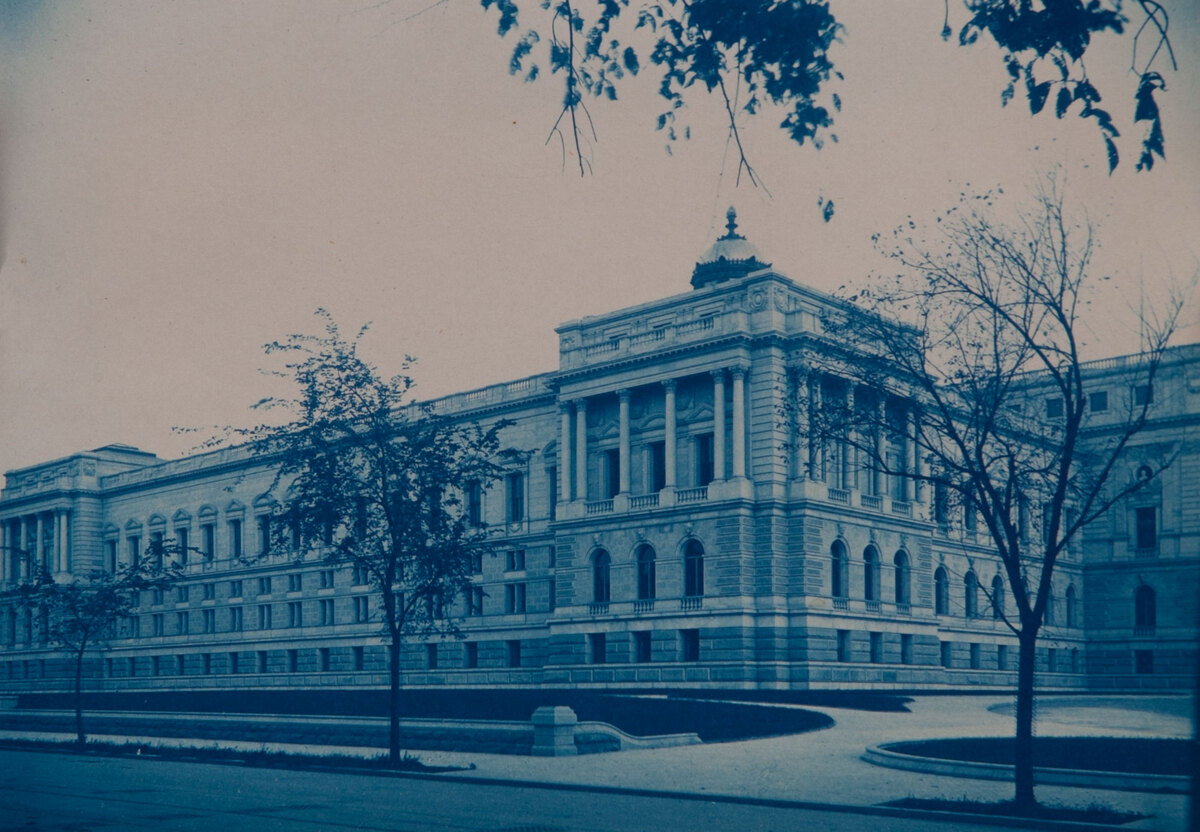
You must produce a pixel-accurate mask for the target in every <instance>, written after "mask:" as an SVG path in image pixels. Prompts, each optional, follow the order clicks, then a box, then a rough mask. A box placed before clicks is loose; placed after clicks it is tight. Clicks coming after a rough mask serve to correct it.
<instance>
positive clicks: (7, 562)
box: [0, 508, 71, 583]
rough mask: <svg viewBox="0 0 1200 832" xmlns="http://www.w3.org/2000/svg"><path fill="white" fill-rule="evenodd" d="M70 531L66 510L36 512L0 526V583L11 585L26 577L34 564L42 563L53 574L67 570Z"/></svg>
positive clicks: (68, 512) (31, 572) (68, 515)
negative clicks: (49, 542)
mask: <svg viewBox="0 0 1200 832" xmlns="http://www.w3.org/2000/svg"><path fill="white" fill-rule="evenodd" d="M14 529H15V530H16V534H15V535H14V533H13V530H14ZM70 529H71V520H70V511H69V510H68V509H65V508H57V509H54V510H53V511H48V512H47V511H40V512H37V513H36V514H27V515H23V516H21V517H18V518H17V519H16V520H12V521H6V522H4V523H0V537H2V539H0V554H2V557H0V581H3V582H5V583H11V582H14V581H18V580H22V579H25V578H30V577H32V576H33V565H34V564H43V563H44V564H45V566H46V567H47V568H48V569H49V570H50V572H51V573H54V574H57V573H60V572H66V571H68V569H69V568H70V544H69V540H70ZM30 538H32V540H30ZM47 539H49V540H50V541H51V543H52V544H53V545H52V547H51V548H50V550H49V551H47V550H46V541H47ZM31 543H32V545H30V544H31Z"/></svg>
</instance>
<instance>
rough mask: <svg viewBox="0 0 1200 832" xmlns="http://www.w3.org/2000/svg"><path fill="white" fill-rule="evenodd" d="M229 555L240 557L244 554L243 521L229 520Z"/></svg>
mask: <svg viewBox="0 0 1200 832" xmlns="http://www.w3.org/2000/svg"><path fill="white" fill-rule="evenodd" d="M229 556H230V557H233V558H240V557H241V556H242V521H241V520H230V521H229Z"/></svg>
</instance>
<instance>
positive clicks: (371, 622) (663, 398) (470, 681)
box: [0, 218, 1200, 692]
mask: <svg viewBox="0 0 1200 832" xmlns="http://www.w3.org/2000/svg"><path fill="white" fill-rule="evenodd" d="M692 287H693V288H692V289H691V290H690V291H687V292H685V293H683V294H678V295H674V296H672V297H668V298H664V299H662V300H658V301H654V302H652V303H646V304H642V305H639V306H634V307H630V308H627V309H621V310H617V311H615V312H610V313H607V314H604V315H598V316H593V317H587V318H583V319H580V320H575V321H569V322H567V323H565V324H563V325H562V326H560V327H559V328H558V329H557V333H558V336H559V367H558V369H557V370H556V371H554V372H550V373H545V374H542V375H536V376H532V377H529V378H525V379H521V380H518V381H513V382H509V383H504V384H497V385H494V386H490V387H485V388H482V389H479V390H473V391H469V392H465V393H458V394H455V395H452V396H448V397H446V398H444V399H440V400H438V401H437V402H435V406H436V407H437V408H438V409H439V410H440V411H441V412H443V413H448V414H453V415H454V416H455V417H459V418H462V419H464V420H473V421H477V422H480V423H482V424H487V423H488V422H489V421H493V420H497V419H501V418H504V419H508V420H511V421H512V422H513V424H512V426H511V427H509V428H506V429H505V432H504V437H503V438H504V442H505V444H506V445H510V446H512V447H519V448H526V449H532V450H533V453H531V454H530V455H528V458H527V460H526V461H525V462H524V464H523V466H522V467H519V468H514V469H512V470H511V471H510V473H509V474H508V475H507V477H506V478H505V479H504V481H503V482H502V483H500V484H499V485H498V487H496V488H494V489H492V490H490V491H487V492H484V493H482V494H468V511H470V512H471V513H472V515H473V516H477V517H478V519H479V521H480V522H486V523H487V524H488V525H489V526H490V527H491V528H493V529H496V530H498V532H499V533H500V535H501V536H500V537H499V538H498V545H497V549H496V554H495V555H494V556H489V557H486V558H484V559H483V560H482V562H481V563H479V564H478V575H477V577H476V578H475V581H476V591H474V592H473V593H472V594H471V597H470V598H469V599H466V600H465V601H464V603H463V608H462V610H461V611H460V612H461V613H462V614H463V616H464V620H463V623H462V630H463V633H464V634H465V638H463V639H446V640H431V641H428V642H414V643H411V644H409V645H408V646H407V648H406V657H405V668H404V677H403V682H404V684H405V685H410V686H413V685H415V686H421V685H458V686H495V685H521V686H547V687H558V686H613V687H630V686H638V687H681V686H707V687H759V688H789V687H790V688H838V687H874V688H893V689H937V688H958V687H964V686H986V687H1001V686H1011V685H1013V684H1015V675H1016V660H1017V656H1016V653H1017V646H1016V640H1015V638H1013V636H1012V635H1011V633H1010V632H1009V631H1008V630H1007V628H1006V627H1005V626H1004V624H1003V623H1002V622H1001V621H1000V620H998V616H996V615H995V614H994V612H993V609H992V603H991V601H989V600H988V598H990V597H992V595H994V594H996V591H998V597H1003V595H1004V580H1005V579H1004V577H1003V571H1002V569H1001V568H1000V566H999V562H998V560H997V558H996V556H995V554H994V551H993V549H992V547H991V546H990V544H989V541H988V538H987V536H986V533H985V531H984V530H983V529H982V528H981V527H980V528H978V529H976V527H975V524H974V523H973V522H972V521H973V518H969V519H968V518H964V519H963V521H962V522H958V523H954V524H945V523H941V522H932V520H933V519H934V518H933V517H932V514H933V509H932V506H931V502H932V500H931V495H930V494H929V493H928V489H921V488H916V487H914V485H913V483H912V481H911V480H909V479H904V478H894V480H889V479H888V478H885V477H882V476H879V475H878V474H877V473H876V472H872V471H868V470H866V469H864V468H863V467H862V466H861V465H859V464H858V463H857V462H856V461H855V459H854V458H853V455H852V454H849V453H847V452H846V449H844V448H843V449H839V448H837V447H832V448H822V447H818V446H817V445H816V444H815V443H813V442H810V441H809V439H808V438H806V437H804V436H802V435H800V434H799V432H798V431H797V429H796V426H795V424H794V423H793V421H792V420H791V419H790V418H789V416H788V414H789V412H794V408H790V407H789V403H791V402H797V401H800V402H803V401H805V400H807V399H811V398H815V397H819V396H820V395H821V394H822V391H823V390H826V389H831V388H832V387H836V386H837V385H838V384H840V383H841V382H840V381H839V380H836V379H830V378H827V377H822V376H821V375H820V374H817V373H814V372H812V371H811V370H810V368H809V367H808V366H807V365H806V363H805V360H804V357H805V355H806V353H808V352H809V351H811V350H815V349H820V346H821V334H820V327H819V319H820V316H821V313H822V310H823V309H825V308H827V307H828V306H829V305H830V304H834V303H836V301H835V300H833V299H832V298H830V297H829V296H827V295H825V294H822V293H821V292H818V291H815V290H813V289H810V288H808V287H805V286H803V285H801V284H798V283H796V282H793V281H792V280H790V279H788V278H787V277H785V276H783V275H781V274H779V273H777V272H775V271H774V270H772V268H771V267H770V265H769V264H767V263H765V262H763V261H762V260H761V258H760V255H759V254H758V252H757V251H756V250H755V248H754V247H753V246H752V245H751V244H750V243H749V242H748V241H747V240H745V239H744V238H743V237H742V236H741V235H739V234H738V233H737V231H736V228H735V226H734V224H733V221H732V218H731V221H730V225H729V230H728V232H727V233H726V234H725V235H724V236H722V237H721V238H720V239H719V240H717V241H716V243H714V245H713V246H712V247H711V248H710V249H709V251H708V252H706V254H705V255H704V257H703V258H702V259H701V261H700V262H699V263H698V264H697V265H696V267H695V269H694V272H693V276H692ZM1127 360H1130V361H1131V360H1133V359H1121V358H1117V359H1109V360H1106V361H1100V362H1095V363H1092V364H1090V365H1088V367H1087V372H1088V379H1089V381H1088V389H1089V395H1090V396H1091V397H1092V398H1091V404H1092V409H1093V411H1094V412H1103V409H1104V406H1107V405H1106V403H1107V402H1109V401H1111V402H1114V403H1115V402H1116V401H1117V400H1118V399H1119V398H1120V397H1121V396H1124V395H1137V396H1143V395H1150V396H1152V397H1153V405H1152V409H1151V421H1150V424H1149V425H1148V428H1147V429H1146V430H1145V431H1144V432H1143V433H1142V434H1140V435H1139V436H1138V437H1137V443H1136V446H1135V447H1132V448H1130V449H1129V452H1128V455H1127V456H1128V460H1129V462H1128V467H1129V471H1128V476H1131V477H1134V476H1139V475H1141V473H1140V471H1139V458H1140V456H1139V455H1140V454H1142V453H1153V454H1156V455H1158V456H1157V457H1156V458H1161V456H1162V455H1163V454H1164V453H1168V454H1178V459H1177V460H1176V461H1175V463H1174V464H1173V465H1172V466H1171V467H1170V468H1169V469H1168V471H1167V473H1166V474H1165V475H1164V476H1163V477H1161V479H1159V480H1156V481H1155V482H1154V483H1153V484H1152V486H1151V487H1150V488H1147V489H1146V490H1144V491H1143V492H1141V493H1139V494H1138V495H1137V496H1136V498H1134V499H1131V500H1129V501H1127V504H1123V505H1121V506H1119V507H1118V509H1117V510H1114V511H1113V512H1111V513H1110V517H1109V518H1108V520H1107V521H1101V522H1097V523H1096V524H1093V525H1092V526H1090V527H1089V528H1088V530H1087V533H1086V535H1085V536H1084V538H1083V540H1082V541H1081V543H1080V544H1079V545H1077V546H1076V547H1075V548H1073V549H1072V550H1071V551H1070V552H1069V553H1068V555H1067V556H1066V557H1065V558H1064V559H1063V560H1061V561H1060V563H1059V567H1058V572H1057V577H1056V580H1055V585H1054V596H1055V597H1054V604H1053V610H1052V614H1051V615H1050V616H1049V617H1048V622H1047V626H1046V628H1045V629H1044V631H1043V635H1042V639H1041V642H1040V643H1041V648H1040V651H1039V657H1038V671H1039V682H1038V683H1039V685H1041V686H1042V687H1044V688H1045V687H1049V688H1055V687H1057V688H1118V689H1131V688H1138V689H1141V688H1166V687H1184V686H1187V685H1189V684H1190V683H1191V676H1192V674H1193V673H1194V668H1195V661H1196V635H1197V620H1196V618H1197V598H1200V493H1198V492H1200V489H1197V488H1196V484H1197V483H1200V453H1198V452H1197V441H1198V436H1197V432H1196V431H1197V428H1198V427H1200V345H1192V346H1185V347H1178V348H1175V349H1173V350H1171V351H1170V352H1169V354H1168V356H1167V359H1166V361H1165V363H1164V366H1163V367H1162V369H1161V372H1160V374H1159V376H1158V378H1157V379H1156V381H1155V386H1154V388H1153V389H1152V390H1149V391H1141V390H1139V391H1128V390H1125V389H1123V388H1122V386H1121V385H1122V384H1124V382H1123V381H1122V379H1123V376H1122V374H1121V370H1122V368H1123V367H1124V364H1125V362H1126V361H1127ZM850 395H853V391H852V390H851V391H850ZM1033 399H1034V400H1033V404H1032V405H1031V406H1036V407H1042V406H1044V407H1046V408H1047V417H1048V418H1053V410H1054V403H1053V402H1052V401H1050V400H1048V401H1046V402H1044V403H1043V402H1040V401H1038V400H1037V398H1036V396H1033ZM888 406H894V407H897V408H900V409H901V410H902V409H903V407H904V403H903V402H892V403H889V405H888ZM901 418H904V414H903V413H901ZM892 450H893V452H894V453H895V455H896V458H897V459H898V460H902V461H903V464H904V465H907V466H909V470H912V468H913V466H916V465H919V464H921V463H920V461H919V460H918V459H916V458H915V454H914V453H913V451H912V448H911V447H903V446H899V447H895V448H893V449H892ZM1124 475H1125V473H1122V474H1121V476H1124ZM270 481H271V472H270V471H268V470H264V469H262V468H261V467H256V463H255V462H254V461H253V460H252V459H250V458H249V457H248V456H247V455H246V453H245V452H243V451H241V450H239V449H236V448H234V449H225V450H220V451H216V452H212V453H206V454H200V455H196V456H190V457H187V458H184V459H179V460H171V461H164V460H160V459H158V458H157V457H155V456H154V455H152V454H149V453H145V452H142V451H139V450H137V449H136V448H131V447H127V446H121V445H110V446H106V447H103V448H98V449H96V450H94V451H89V452H85V453H79V454H75V455H73V456H70V457H67V458H64V459H59V460H54V461H51V462H46V463H43V464H40V465H34V466H30V467H27V468H23V469H19V470H16V471H10V472H8V474H7V479H6V484H5V488H4V490H3V494H2V495H0V532H2V534H3V549H2V550H0V551H2V552H3V558H2V565H3V572H2V573H0V582H2V586H3V588H4V589H6V590H10V591H11V590H12V589H13V588H14V587H15V586H16V585H17V583H18V582H19V581H20V580H21V579H22V578H23V577H24V576H25V575H27V574H28V570H29V559H28V558H23V557H21V553H23V552H28V553H32V557H33V558H34V559H36V561H37V562H38V563H43V564H45V565H46V566H47V567H48V568H49V569H51V570H52V571H53V572H54V573H55V574H56V575H59V576H63V577H67V576H69V575H70V574H71V573H73V572H74V573H83V572H87V571H90V570H93V569H96V568H107V569H112V568H113V567H114V566H115V565H116V564H117V563H119V562H124V561H126V560H128V559H132V558H136V557H138V556H139V554H140V553H141V552H143V551H145V550H146V548H147V546H149V545H151V544H153V543H155V542H157V541H161V540H164V539H174V540H178V541H180V542H182V543H183V544H184V546H185V547H191V548H193V549H194V550H195V551H196V552H197V553H195V554H192V555H191V557H190V562H189V563H188V564H187V565H186V569H185V574H186V577H185V579H184V580H183V581H181V582H180V583H179V584H178V585H177V586H176V587H173V588H171V589H169V590H167V591H165V592H156V593H145V594H144V597H143V598H142V603H141V606H140V608H139V610H138V614H137V615H136V616H134V618H133V619H131V621H130V622H129V626H128V627H126V628H125V629H123V630H122V633H121V637H120V638H118V639H116V640H115V641H113V642H112V643H111V644H110V645H109V647H108V649H106V650H104V651H103V652H98V653H97V654H96V658H95V659H94V661H93V662H92V663H91V666H90V668H89V671H90V675H91V677H92V678H91V680H90V681H89V682H88V685H89V687H90V688H91V689H133V688H192V689H195V688H237V687H247V688H250V687H253V688H263V687H313V686H353V685H380V684H385V683H386V668H385V661H386V655H385V649H384V647H383V645H382V642H381V639H380V635H379V629H380V628H379V623H378V619H377V610H376V609H375V604H376V600H375V596H374V595H373V594H372V592H371V588H370V587H369V586H368V585H367V582H366V580H365V577H364V576H363V575H360V574H356V573H355V570H354V569H352V568H351V567H349V566H346V567H340V566H336V567H335V566H332V565H331V564H330V563H328V562H327V561H326V560H325V559H324V558H323V553H322V552H321V551H320V550H319V549H315V550H313V551H305V552H298V553H295V554H292V555H274V554H271V555H267V556H265V557H260V558H253V557H251V558H247V557H244V556H245V555H253V554H254V553H255V552H256V551H257V550H258V549H260V548H264V547H265V546H266V543H265V542H264V541H265V540H266V539H267V532H268V529H269V522H270V521H269V520H268V519H267V518H269V516H270V511H271V507H272V504H273V503H272V500H271V499H270V497H269V496H267V495H266V494H265V493H264V492H265V491H266V489H267V488H268V486H269V483H270ZM985 589H986V590H988V591H987V592H985V591H984V590H985ZM43 629H44V626H43V622H40V621H38V620H37V616H36V615H35V614H34V613H33V612H31V611H29V610H25V609H22V608H21V607H20V606H19V605H18V604H17V603H15V602H14V599H13V597H12V594H11V592H10V593H9V594H8V596H6V597H5V596H0V692H2V691H22V690H43V689H45V690H49V689H59V688H64V687H66V686H67V685H68V684H69V678H70V675H71V673H70V666H69V664H68V662H67V660H66V659H64V658H62V657H61V656H60V655H59V654H58V653H56V652H55V651H54V650H53V649H50V648H49V646H48V645H47V644H46V642H45V638H44V635H43Z"/></svg>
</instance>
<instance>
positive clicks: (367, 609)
mask: <svg viewBox="0 0 1200 832" xmlns="http://www.w3.org/2000/svg"><path fill="white" fill-rule="evenodd" d="M370 618H371V602H370V599H369V598H368V597H367V596H366V595H356V596H354V623H356V624H362V623H364V622H366V621H369V620H370Z"/></svg>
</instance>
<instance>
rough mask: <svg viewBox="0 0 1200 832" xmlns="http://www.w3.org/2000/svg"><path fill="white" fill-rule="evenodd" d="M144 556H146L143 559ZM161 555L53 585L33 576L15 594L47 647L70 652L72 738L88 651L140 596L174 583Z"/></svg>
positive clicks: (79, 719)
mask: <svg viewBox="0 0 1200 832" xmlns="http://www.w3.org/2000/svg"><path fill="white" fill-rule="evenodd" d="M148 554H149V553H148ZM162 554H163V553H162V552H159V553H157V556H151V557H148V558H145V559H143V561H142V562H141V563H138V564H127V565H122V566H120V567H119V568H118V569H117V571H116V572H106V571H104V570H95V571H92V572H89V573H87V574H83V575H72V576H71V577H70V578H69V579H68V580H66V581H57V580H55V578H54V576H53V575H52V574H50V572H49V570H47V569H45V568H42V569H40V570H38V571H37V573H36V574H35V576H34V578H33V580H32V581H29V582H27V583H24V584H22V585H21V586H20V587H18V589H17V592H18V593H19V595H20V603H21V604H23V605H24V606H25V607H27V608H28V609H31V610H35V611H36V612H37V613H38V617H39V619H40V620H41V622H42V626H43V627H44V628H45V635H46V640H47V642H48V643H49V644H51V645H53V646H56V647H60V648H62V649H64V650H67V651H69V652H70V654H71V657H72V659H73V660H74V663H75V687H74V690H75V736H76V741H77V742H78V743H80V744H83V743H85V742H87V735H86V734H85V733H84V730H83V666H84V660H85V659H86V657H87V654H88V652H89V651H91V650H103V649H104V648H105V647H107V646H108V644H109V642H110V641H111V639H112V638H114V637H115V636H116V635H117V630H118V627H119V625H120V624H121V623H122V622H124V621H126V620H127V619H128V618H129V616H130V615H131V614H132V613H133V612H134V611H135V610H136V609H137V607H138V603H139V601H140V599H141V596H142V593H143V592H151V591H156V590H158V591H161V590H163V589H165V588H166V587H168V586H169V585H170V584H171V583H172V582H173V581H174V580H176V579H177V578H178V577H179V572H178V567H177V566H174V565H164V564H163V559H162Z"/></svg>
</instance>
